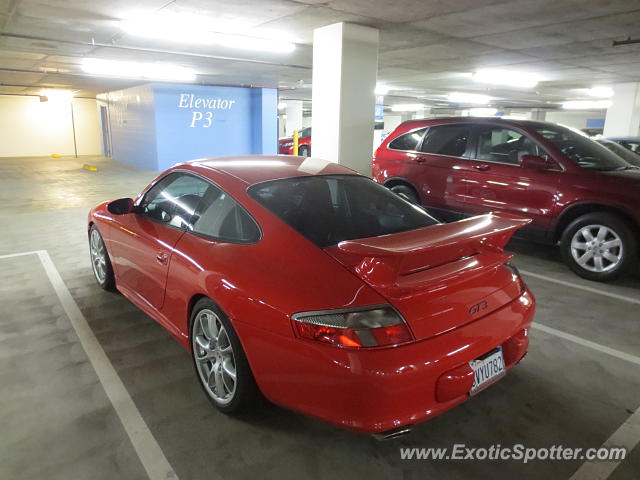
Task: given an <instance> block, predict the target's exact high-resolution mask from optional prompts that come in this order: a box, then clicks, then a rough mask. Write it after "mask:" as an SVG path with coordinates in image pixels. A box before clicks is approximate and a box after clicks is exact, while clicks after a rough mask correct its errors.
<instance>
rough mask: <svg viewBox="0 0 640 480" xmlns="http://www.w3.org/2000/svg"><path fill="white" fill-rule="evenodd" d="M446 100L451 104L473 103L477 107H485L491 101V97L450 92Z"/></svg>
mask: <svg viewBox="0 0 640 480" xmlns="http://www.w3.org/2000/svg"><path fill="white" fill-rule="evenodd" d="M447 99H448V100H449V101H450V102H451V103H474V104H478V105H487V104H488V103H489V102H490V101H491V97H490V96H488V95H482V94H480V93H463V92H451V93H450V94H449V95H448V96H447Z"/></svg>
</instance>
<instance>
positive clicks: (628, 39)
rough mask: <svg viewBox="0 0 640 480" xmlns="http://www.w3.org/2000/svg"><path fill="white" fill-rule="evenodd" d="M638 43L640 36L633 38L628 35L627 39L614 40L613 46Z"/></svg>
mask: <svg viewBox="0 0 640 480" xmlns="http://www.w3.org/2000/svg"><path fill="white" fill-rule="evenodd" d="M636 43H640V38H633V39H632V38H631V37H627V39H626V40H614V41H613V46H614V47H619V46H621V45H634V44H636Z"/></svg>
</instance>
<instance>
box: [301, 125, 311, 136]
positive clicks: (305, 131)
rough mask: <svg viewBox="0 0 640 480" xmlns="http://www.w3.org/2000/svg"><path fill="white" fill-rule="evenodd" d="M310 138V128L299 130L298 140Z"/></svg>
mask: <svg viewBox="0 0 640 480" xmlns="http://www.w3.org/2000/svg"><path fill="white" fill-rule="evenodd" d="M310 136H311V127H307V128H304V129H302V130H300V133H299V134H298V137H299V138H303V137H310Z"/></svg>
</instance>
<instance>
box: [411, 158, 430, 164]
mask: <svg viewBox="0 0 640 480" xmlns="http://www.w3.org/2000/svg"><path fill="white" fill-rule="evenodd" d="M413 161H414V162H416V163H424V162H426V161H427V159H426V158H424V157H415V158H414V159H413Z"/></svg>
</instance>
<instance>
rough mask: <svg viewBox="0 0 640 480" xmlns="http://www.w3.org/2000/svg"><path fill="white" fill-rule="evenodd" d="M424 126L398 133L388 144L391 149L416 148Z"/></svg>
mask: <svg viewBox="0 0 640 480" xmlns="http://www.w3.org/2000/svg"><path fill="white" fill-rule="evenodd" d="M425 130H426V128H421V129H420V130H414V131H413V132H409V133H405V134H404V135H400V136H399V137H398V138H396V139H395V140H393V141H392V142H391V143H390V144H389V148H391V149H393V150H417V149H418V145H419V144H420V140H422V136H423V135H424V132H425Z"/></svg>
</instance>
